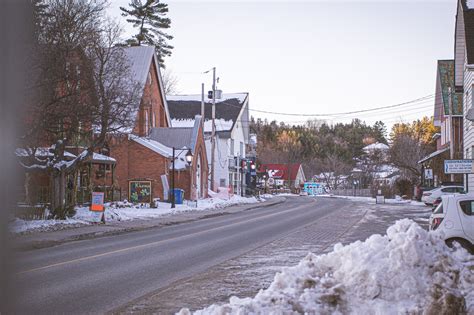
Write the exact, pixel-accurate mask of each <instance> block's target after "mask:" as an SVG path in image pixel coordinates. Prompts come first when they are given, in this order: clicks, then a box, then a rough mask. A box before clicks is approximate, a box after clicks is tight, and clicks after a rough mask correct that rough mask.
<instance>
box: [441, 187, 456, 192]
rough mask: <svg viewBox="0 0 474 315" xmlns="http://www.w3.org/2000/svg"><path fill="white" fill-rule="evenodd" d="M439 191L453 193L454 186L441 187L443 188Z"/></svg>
mask: <svg viewBox="0 0 474 315" xmlns="http://www.w3.org/2000/svg"><path fill="white" fill-rule="evenodd" d="M441 191H442V192H446V193H453V192H454V187H447V188H443V189H441Z"/></svg>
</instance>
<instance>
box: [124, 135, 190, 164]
mask: <svg viewBox="0 0 474 315" xmlns="http://www.w3.org/2000/svg"><path fill="white" fill-rule="evenodd" d="M129 139H130V140H133V141H135V142H136V143H139V144H141V145H143V146H145V147H147V148H148V149H150V150H152V151H153V152H156V153H158V154H159V155H161V156H164V157H165V158H167V159H171V158H172V157H173V148H170V147H167V146H165V145H164V144H162V143H160V142H158V141H155V140H152V139H150V138H147V137H137V136H134V135H129ZM186 153H187V152H186V151H185V150H184V151H183V150H178V151H176V152H175V165H174V168H175V169H176V170H183V169H186V167H187V166H188V163H187V162H186ZM171 168H172V165H170V169H171Z"/></svg>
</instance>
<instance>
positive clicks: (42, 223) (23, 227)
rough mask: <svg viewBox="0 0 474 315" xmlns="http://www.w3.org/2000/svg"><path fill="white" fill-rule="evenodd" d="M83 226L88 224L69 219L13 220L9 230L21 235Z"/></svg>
mask: <svg viewBox="0 0 474 315" xmlns="http://www.w3.org/2000/svg"><path fill="white" fill-rule="evenodd" d="M84 224H88V222H84V221H82V220H77V219H70V218H68V219H66V220H22V219H18V218H15V219H14V220H13V221H11V222H10V224H9V229H10V231H11V232H13V233H17V234H22V233H26V232H28V231H33V230H34V231H50V230H58V229H61V228H67V227H71V226H80V225H84Z"/></svg>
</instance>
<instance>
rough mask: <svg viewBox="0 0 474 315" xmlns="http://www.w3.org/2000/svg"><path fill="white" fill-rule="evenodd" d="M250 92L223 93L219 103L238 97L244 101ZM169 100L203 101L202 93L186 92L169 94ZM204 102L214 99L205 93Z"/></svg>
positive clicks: (217, 101) (217, 100)
mask: <svg viewBox="0 0 474 315" xmlns="http://www.w3.org/2000/svg"><path fill="white" fill-rule="evenodd" d="M247 95H248V93H222V97H221V98H219V99H216V104H217V103H222V102H225V101H227V100H231V99H234V98H235V99H238V100H239V102H240V103H243V102H244V101H245V99H246V98H247ZM166 97H167V99H168V100H169V101H197V102H201V98H202V95H201V94H184V95H167V96H166ZM204 102H212V99H209V98H207V95H204Z"/></svg>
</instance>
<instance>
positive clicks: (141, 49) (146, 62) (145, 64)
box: [123, 46, 170, 124]
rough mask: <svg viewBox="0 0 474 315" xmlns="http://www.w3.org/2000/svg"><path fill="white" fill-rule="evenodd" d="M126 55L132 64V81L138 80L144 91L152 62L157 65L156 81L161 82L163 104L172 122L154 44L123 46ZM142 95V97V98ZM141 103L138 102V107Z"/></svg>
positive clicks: (167, 116)
mask: <svg viewBox="0 0 474 315" xmlns="http://www.w3.org/2000/svg"><path fill="white" fill-rule="evenodd" d="M123 50H124V53H125V57H126V58H127V60H128V62H129V64H130V72H131V75H132V78H131V81H132V82H136V83H138V84H139V86H140V90H141V91H142V93H143V91H144V89H145V84H146V81H147V77H148V73H149V72H150V67H151V66H152V63H154V65H155V69H156V71H157V75H158V78H156V81H157V82H158V84H159V88H160V93H161V98H162V102H163V105H164V107H165V113H166V119H167V120H168V124H169V123H170V114H169V110H168V105H167V103H166V96H165V94H164V86H163V80H162V78H161V72H160V65H159V63H158V58H157V57H156V53H155V47H153V46H132V47H125V48H123ZM141 99H142V97H140V100H141ZM139 105H140V104H137V108H138V107H139Z"/></svg>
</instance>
